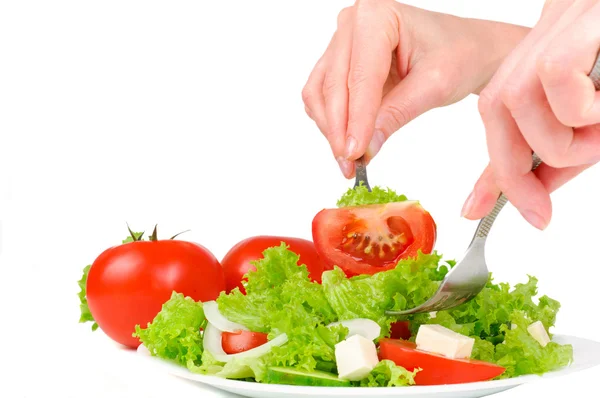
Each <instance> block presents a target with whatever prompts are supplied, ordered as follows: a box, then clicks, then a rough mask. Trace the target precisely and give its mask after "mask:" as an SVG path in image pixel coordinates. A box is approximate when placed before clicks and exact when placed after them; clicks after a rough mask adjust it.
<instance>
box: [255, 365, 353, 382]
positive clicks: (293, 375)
mask: <svg viewBox="0 0 600 398" xmlns="http://www.w3.org/2000/svg"><path fill="white" fill-rule="evenodd" d="M266 382H267V383H270V384H287V385H291V386H319V387H350V385H351V384H350V382H349V381H347V380H342V379H340V378H339V377H337V375H335V374H333V373H327V372H321V371H318V370H315V371H312V372H306V371H303V370H298V369H294V368H282V367H273V368H269V369H268V370H267V377H266Z"/></svg>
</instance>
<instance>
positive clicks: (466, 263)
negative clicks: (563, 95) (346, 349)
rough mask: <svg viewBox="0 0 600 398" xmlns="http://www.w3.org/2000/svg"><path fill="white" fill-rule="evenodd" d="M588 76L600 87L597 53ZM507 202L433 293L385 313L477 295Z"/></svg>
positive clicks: (445, 305)
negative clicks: (496, 223) (491, 235)
mask: <svg viewBox="0 0 600 398" xmlns="http://www.w3.org/2000/svg"><path fill="white" fill-rule="evenodd" d="M588 76H589V77H590V79H591V80H592V82H593V83H594V87H595V88H596V91H600V54H599V55H598V58H597V59H596V63H595V65H594V67H593V68H592V71H591V72H590V73H589V75H588ZM541 163H542V161H541V160H540V158H539V157H538V156H537V155H536V154H535V153H534V154H533V164H532V168H531V170H532V171H533V170H535V169H536V168H537V167H538V166H539V165H540V164H541ZM506 202H507V199H506V197H505V196H504V194H502V193H501V194H500V196H499V197H498V200H497V201H496V205H495V206H494V208H493V209H492V211H491V212H490V214H488V215H487V216H486V217H484V218H483V219H482V220H481V221H480V222H479V225H478V226H477V229H476V230H475V235H474V236H473V239H472V240H471V244H470V245H469V247H468V249H467V252H466V253H465V255H464V257H463V259H462V260H461V261H460V262H459V263H458V264H456V265H455V266H454V267H453V268H452V269H451V270H450V272H448V273H447V274H446V277H445V278H444V280H443V281H442V283H441V284H440V287H439V288H438V290H437V291H436V293H435V294H434V295H433V297H431V298H430V299H429V300H427V301H425V302H424V303H423V304H421V305H418V306H417V307H415V308H411V309H406V310H403V311H386V313H387V314H388V315H410V314H417V313H422V312H434V311H442V310H447V309H450V308H454V307H456V306H459V305H461V304H463V303H465V302H467V301H469V300H471V299H473V298H474V297H475V296H477V295H478V294H479V293H480V292H481V290H483V288H484V287H485V285H486V284H487V282H488V280H489V272H488V268H487V265H486V262H485V242H486V239H487V236H488V234H489V233H490V229H491V228H492V224H493V223H494V220H496V217H498V214H499V213H500V210H502V208H503V207H504V205H505V204H506Z"/></svg>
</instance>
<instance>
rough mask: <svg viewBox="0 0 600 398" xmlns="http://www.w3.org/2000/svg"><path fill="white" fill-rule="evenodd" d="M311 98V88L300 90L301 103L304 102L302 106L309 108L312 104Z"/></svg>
mask: <svg viewBox="0 0 600 398" xmlns="http://www.w3.org/2000/svg"><path fill="white" fill-rule="evenodd" d="M313 98H314V93H313V90H312V88H311V87H310V86H305V87H304V88H303V89H302V102H304V105H305V106H306V107H308V108H310V106H311V104H312V103H313Z"/></svg>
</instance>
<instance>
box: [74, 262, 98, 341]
mask: <svg viewBox="0 0 600 398" xmlns="http://www.w3.org/2000/svg"><path fill="white" fill-rule="evenodd" d="M91 267H92V265H91V264H90V265H88V266H86V267H85V268H84V269H83V274H82V275H81V279H79V281H77V284H78V285H79V289H80V290H79V293H77V296H78V297H79V311H80V312H81V315H80V317H79V323H85V322H93V323H92V331H95V330H96V329H98V324H97V323H96V321H95V320H94V317H93V316H92V313H91V311H90V307H89V306H88V301H87V297H86V284H87V277H88V273H89V272H90V268H91Z"/></svg>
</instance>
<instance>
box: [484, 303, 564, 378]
mask: <svg viewBox="0 0 600 398" xmlns="http://www.w3.org/2000/svg"><path fill="white" fill-rule="evenodd" d="M533 322H534V321H533V320H531V318H529V317H528V315H527V312H525V311H519V310H516V311H514V312H513V313H512V314H511V316H510V324H511V325H516V328H513V327H512V326H511V327H509V326H508V325H502V327H501V330H502V332H503V333H504V334H505V339H504V342H503V343H502V344H498V345H497V346H496V353H495V358H494V359H495V361H494V362H496V363H497V364H498V365H500V366H504V367H505V368H506V371H505V372H504V374H502V375H501V376H500V377H499V378H510V377H516V376H521V375H527V374H537V375H542V374H544V373H546V372H550V371H553V370H556V369H560V368H562V367H565V366H567V365H569V364H570V363H571V361H572V360H573V347H572V346H571V345H560V344H557V343H555V342H551V343H549V344H548V345H547V346H546V347H542V345H541V344H540V343H538V342H537V341H536V340H535V339H534V338H533V337H532V336H531V335H530V334H529V332H528V331H527V327H528V326H529V325H531V324H532V323H533ZM542 323H543V322H542Z"/></svg>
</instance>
